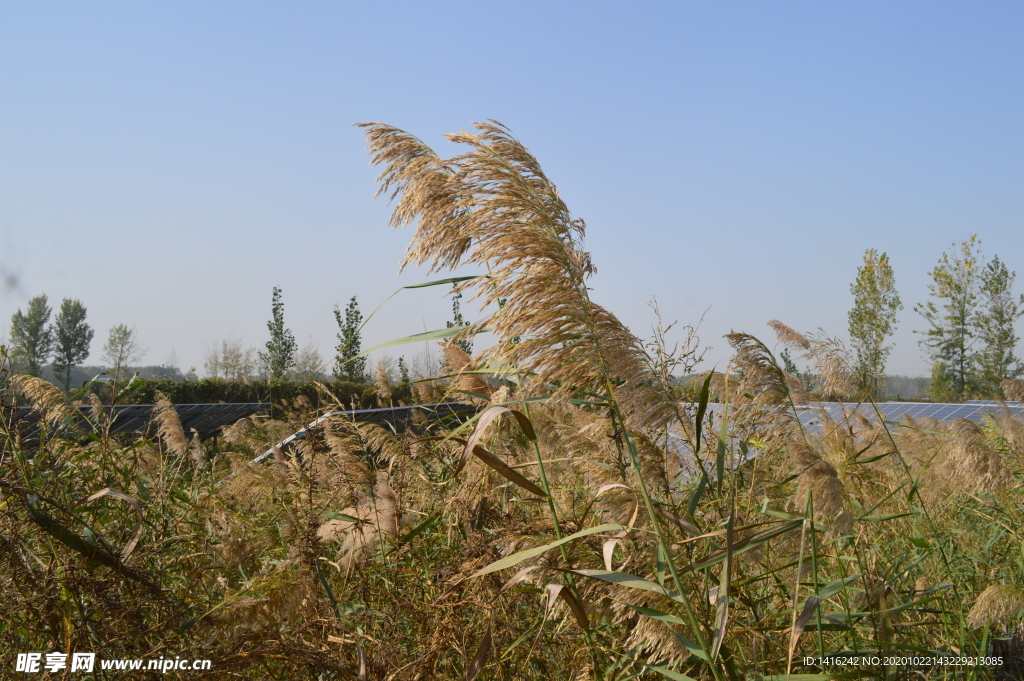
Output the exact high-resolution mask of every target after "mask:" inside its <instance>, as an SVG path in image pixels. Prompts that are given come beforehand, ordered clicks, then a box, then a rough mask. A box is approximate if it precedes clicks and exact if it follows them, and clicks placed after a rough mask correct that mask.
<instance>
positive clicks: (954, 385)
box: [914, 234, 1024, 401]
mask: <svg viewBox="0 0 1024 681" xmlns="http://www.w3.org/2000/svg"><path fill="white" fill-rule="evenodd" d="M980 245H981V241H980V239H978V235H977V234H975V235H973V236H971V238H970V239H968V240H967V241H964V242H963V243H961V244H959V245H957V244H953V249H954V254H953V255H950V254H949V253H943V254H942V258H941V259H940V260H939V264H938V265H936V267H935V269H933V270H932V272H931V276H932V280H933V282H932V284H930V285H929V289H930V290H931V295H932V297H933V298H934V299H935V301H929V302H927V303H923V304H920V305H917V306H916V307H915V308H914V309H915V311H917V312H918V313H919V314H920V315H921V316H922V317H924V319H925V320H926V321H927V322H928V324H929V328H928V329H927V330H926V331H925V332H923V333H924V334H925V338H924V340H922V341H921V344H922V345H923V346H924V347H925V348H926V349H927V350H928V351H929V354H930V355H931V358H932V361H933V365H932V367H933V368H932V399H934V400H935V401H950V400H952V401H961V400H965V399H968V398H971V397H998V396H999V385H1000V383H1001V382H1002V381H1004V380H1008V379H1015V378H1017V377H1018V376H1020V375H1021V372H1022V367H1021V364H1020V361H1019V360H1018V359H1017V357H1016V356H1015V354H1014V349H1015V346H1016V344H1017V336H1016V333H1015V332H1014V329H1013V324H1014V322H1015V321H1016V320H1017V319H1018V318H1020V316H1021V314H1022V311H1021V309H1020V305H1021V304H1024V296H1022V297H1021V298H1020V302H1019V303H1018V301H1015V300H1014V298H1013V293H1012V289H1013V281H1014V278H1015V277H1016V273H1014V272H1011V271H1010V270H1009V269H1007V267H1006V266H1005V265H1004V264H1003V263H1002V261H1000V260H999V258H998V257H997V258H995V259H993V260H992V262H990V263H988V264H986V263H985V262H984V259H983V257H982V255H981V253H980ZM936 301H938V304H937V303H936Z"/></svg>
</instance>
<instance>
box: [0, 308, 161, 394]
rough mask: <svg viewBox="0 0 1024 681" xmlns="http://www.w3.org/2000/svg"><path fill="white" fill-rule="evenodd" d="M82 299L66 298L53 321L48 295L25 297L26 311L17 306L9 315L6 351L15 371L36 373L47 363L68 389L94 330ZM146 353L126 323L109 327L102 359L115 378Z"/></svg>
mask: <svg viewBox="0 0 1024 681" xmlns="http://www.w3.org/2000/svg"><path fill="white" fill-rule="evenodd" d="M86 312H87V311H86V308H85V305H83V304H82V301H80V300H76V299H73V298H65V299H64V300H62V301H61V304H60V310H59V311H58V312H57V316H56V318H55V319H54V320H53V322H51V321H50V317H51V315H52V313H53V310H51V309H50V305H49V299H48V298H47V297H46V294H40V295H38V296H36V297H34V298H32V299H31V300H29V301H28V305H27V306H26V310H25V312H22V311H21V308H18V310H17V311H15V313H14V314H13V315H12V316H11V335H10V343H9V347H8V353H9V356H10V359H11V362H12V364H13V366H14V369H15V371H17V372H19V373H22V374H28V375H30V376H39V375H40V374H41V373H42V370H43V367H44V365H46V364H47V363H50V366H51V367H52V369H53V371H54V373H55V374H56V375H57V377H58V379H59V380H60V381H61V383H62V384H63V386H64V390H65V391H68V390H69V389H70V382H71V372H72V370H73V369H74V368H75V367H77V366H79V365H80V364H81V363H82V362H84V361H85V360H86V358H87V357H88V356H89V349H90V346H91V344H92V339H93V336H94V335H95V331H94V330H93V329H92V327H91V326H89V323H88V322H86ZM144 354H145V349H144V348H143V347H142V345H141V343H140V342H139V338H138V332H137V331H136V330H135V328H134V327H129V326H128V325H127V324H117V325H116V326H114V327H113V328H111V329H110V332H109V334H108V336H107V342H106V343H105V344H104V345H103V361H104V362H106V363H107V364H108V365H109V366H110V367H111V368H112V373H113V375H114V379H115V380H119V379H120V378H121V375H122V373H123V372H124V369H125V368H126V367H127V366H128V365H129V364H131V363H133V362H136V361H138V360H139V359H141V358H142V356H143V355H144Z"/></svg>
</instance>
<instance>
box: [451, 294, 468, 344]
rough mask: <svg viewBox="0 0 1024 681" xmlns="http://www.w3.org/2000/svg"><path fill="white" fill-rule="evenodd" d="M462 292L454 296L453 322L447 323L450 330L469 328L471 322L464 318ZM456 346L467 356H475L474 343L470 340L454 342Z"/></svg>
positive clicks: (464, 339)
mask: <svg viewBox="0 0 1024 681" xmlns="http://www.w3.org/2000/svg"><path fill="white" fill-rule="evenodd" d="M461 303H462V292H461V291H460V292H458V293H456V294H455V295H453V296H452V321H450V322H447V324H448V328H449V329H454V328H459V327H462V326H468V325H469V322H467V321H466V320H465V318H464V317H463V316H462V305H461ZM453 342H454V343H455V344H456V345H458V346H459V347H460V348H462V351H463V352H465V353H466V354H467V355H472V354H473V341H471V340H469V339H468V338H463V339H460V340H456V341H453Z"/></svg>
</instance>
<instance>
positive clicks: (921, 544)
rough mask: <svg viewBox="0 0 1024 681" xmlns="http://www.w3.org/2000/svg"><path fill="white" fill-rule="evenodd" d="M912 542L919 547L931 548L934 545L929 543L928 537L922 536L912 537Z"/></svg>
mask: <svg viewBox="0 0 1024 681" xmlns="http://www.w3.org/2000/svg"><path fill="white" fill-rule="evenodd" d="M910 543H911V544H913V545H914V546H916V547H917V548H919V549H930V548H931V547H932V545H931V544H929V543H928V540H927V539H923V538H920V537H911V538H910Z"/></svg>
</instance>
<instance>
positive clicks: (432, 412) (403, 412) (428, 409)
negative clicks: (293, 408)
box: [252, 402, 477, 463]
mask: <svg viewBox="0 0 1024 681" xmlns="http://www.w3.org/2000/svg"><path fill="white" fill-rule="evenodd" d="M476 411H477V410H476V407H473V406H470V405H468V404H461V403H458V402H440V403H438V404H414V405H409V406H403V407H385V408H382V409H352V410H349V411H332V412H328V413H326V414H324V415H323V416H320V417H319V418H317V419H315V420H314V421H312V422H310V423H308V424H306V427H305V428H303V429H302V430H298V431H296V432H295V433H292V434H291V435H289V436H288V437H286V438H285V439H283V440H281V441H280V442H278V443H277V444H275V445H274V446H273V447H271V448H270V449H268V450H267V451H265V452H263V453H262V454H260V455H259V456H257V457H256V458H255V459H253V460H252V463H259V462H261V461H264V460H265V459H268V458H269V457H270V456H272V455H273V453H274V450H275V449H278V448H282V447H286V446H287V445H289V444H291V443H292V442H294V441H296V440H302V439H303V438H305V437H306V433H307V432H308V431H309V430H310V429H312V428H317V427H319V426H320V425H321V424H322V423H324V422H325V421H327V420H328V419H330V418H332V417H337V416H342V417H345V418H349V419H351V420H353V421H359V422H360V423H375V424H377V425H378V426H381V427H383V428H387V429H388V430H393V431H394V432H396V433H401V432H403V431H405V430H407V429H408V428H409V427H410V426H411V425H412V424H413V423H414V422H416V421H417V420H420V419H422V422H423V423H424V425H425V426H427V427H428V428H429V427H431V426H437V425H441V424H444V425H447V424H453V423H454V422H455V421H456V420H459V419H464V418H466V417H468V416H471V415H472V414H475V413H476Z"/></svg>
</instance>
